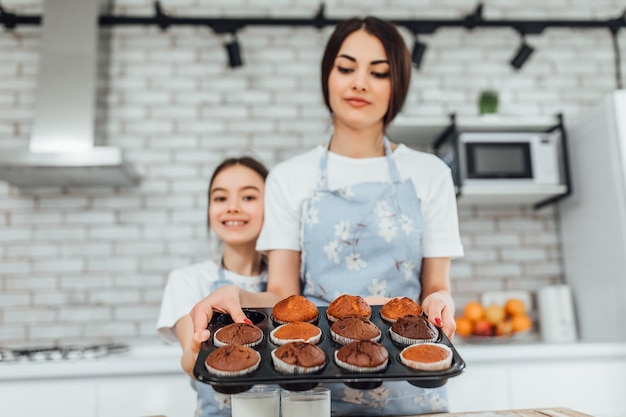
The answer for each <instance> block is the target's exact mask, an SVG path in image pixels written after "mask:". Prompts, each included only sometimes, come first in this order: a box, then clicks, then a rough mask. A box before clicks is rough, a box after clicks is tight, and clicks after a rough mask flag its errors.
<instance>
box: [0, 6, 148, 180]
mask: <svg viewBox="0 0 626 417" xmlns="http://www.w3.org/2000/svg"><path fill="white" fill-rule="evenodd" d="M99 9H100V7H99V2H98V0H45V1H44V12H43V28H42V42H41V61H40V69H39V79H38V86H37V95H36V107H35V113H34V121H33V128H32V136H31V139H30V143H29V148H28V149H15V150H9V151H6V150H3V151H2V152H0V181H8V182H9V183H11V184H14V185H17V186H18V187H40V186H71V187H73V186H98V185H120V186H130V185H134V184H137V182H138V180H139V179H138V176H137V175H136V173H135V172H134V171H133V169H132V168H131V167H130V166H127V165H126V164H125V163H124V161H123V154H122V150H121V149H119V148H114V147H108V146H94V144H95V138H94V137H95V112H96V82H97V68H96V63H97V61H98V13H99Z"/></svg>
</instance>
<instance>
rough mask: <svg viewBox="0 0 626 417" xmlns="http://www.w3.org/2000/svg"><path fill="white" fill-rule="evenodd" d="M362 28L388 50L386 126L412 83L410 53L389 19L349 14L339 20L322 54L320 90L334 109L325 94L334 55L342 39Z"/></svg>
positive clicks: (384, 121) (398, 108) (399, 107)
mask: <svg viewBox="0 0 626 417" xmlns="http://www.w3.org/2000/svg"><path fill="white" fill-rule="evenodd" d="M360 29H363V30H365V31H366V32H367V33H369V34H370V35H372V36H375V37H377V38H378V39H379V40H380V41H381V43H382V44H383V47H384V48H385V52H386V53H387V59H388V60H389V79H390V82H391V96H390V98H389V108H388V109H387V113H386V114H385V116H384V117H383V125H384V126H385V127H387V126H388V125H389V123H391V121H392V120H393V119H394V118H395V117H396V115H397V114H398V112H399V111H400V109H401V108H402V105H403V104H404V100H405V99H406V96H407V93H408V92H409V85H410V83H411V55H410V54H409V50H408V49H407V47H406V44H405V43H404V39H402V36H401V35H400V32H398V29H397V28H396V27H395V26H394V25H393V24H392V23H390V22H387V21H385V20H382V19H378V18H376V17H371V16H369V17H365V18H362V19H360V18H352V19H348V20H345V21H343V22H341V23H339V24H338V25H337V26H336V27H335V31H334V32H333V33H332V35H330V39H328V42H327V43H326V49H325V50H324V56H323V58H322V92H323V94H324V103H326V107H327V108H328V110H329V111H330V112H331V114H332V112H333V109H332V108H331V107H330V99H329V97H328V77H329V76H330V72H331V71H332V69H333V66H334V65H335V58H337V54H338V53H339V49H340V48H341V45H342V44H343V41H344V40H345V39H346V38H347V37H348V36H349V35H350V34H351V33H353V32H356V31H357V30H360Z"/></svg>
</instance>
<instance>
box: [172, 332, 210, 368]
mask: <svg viewBox="0 0 626 417" xmlns="http://www.w3.org/2000/svg"><path fill="white" fill-rule="evenodd" d="M209 337H211V332H209V331H208V330H206V329H205V330H202V331H201V332H197V333H194V334H193V336H192V338H191V343H190V344H189V346H188V347H187V348H186V349H183V356H182V358H181V361H180V363H181V365H182V368H183V370H184V371H185V372H187V374H189V376H191V377H192V378H195V376H194V375H193V368H194V366H195V364H196V360H197V359H198V353H199V352H200V346H201V345H202V342H204V341H206V340H209Z"/></svg>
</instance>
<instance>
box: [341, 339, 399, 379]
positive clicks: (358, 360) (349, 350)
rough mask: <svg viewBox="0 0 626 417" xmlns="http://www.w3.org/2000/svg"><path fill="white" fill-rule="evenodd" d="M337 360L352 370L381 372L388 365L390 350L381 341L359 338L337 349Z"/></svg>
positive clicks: (342, 366) (343, 366) (344, 367)
mask: <svg viewBox="0 0 626 417" xmlns="http://www.w3.org/2000/svg"><path fill="white" fill-rule="evenodd" d="M335 362H336V363H337V366H339V367H341V368H343V369H346V370H348V371H350V372H380V371H382V370H384V369H385V368H386V367H387V363H388V362H389V352H387V349H385V347H384V346H383V345H381V344H380V343H377V342H372V341H370V340H359V341H356V342H352V343H348V344H347V345H345V346H342V347H341V348H339V349H337V350H336V351H335Z"/></svg>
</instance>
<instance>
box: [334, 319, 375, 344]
mask: <svg viewBox="0 0 626 417" xmlns="http://www.w3.org/2000/svg"><path fill="white" fill-rule="evenodd" d="M380 336H381V332H380V329H379V328H378V326H376V325H375V324H374V323H373V322H372V321H371V320H370V319H366V318H364V317H344V318H342V319H339V320H337V321H336V322H334V323H333V324H332V325H331V326H330V337H331V338H332V339H333V340H334V341H335V342H337V343H339V344H341V345H347V344H348V343H350V342H355V341H357V340H371V341H372V342H377V341H378V340H379V339H380Z"/></svg>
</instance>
